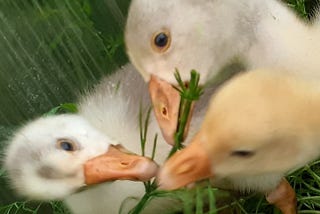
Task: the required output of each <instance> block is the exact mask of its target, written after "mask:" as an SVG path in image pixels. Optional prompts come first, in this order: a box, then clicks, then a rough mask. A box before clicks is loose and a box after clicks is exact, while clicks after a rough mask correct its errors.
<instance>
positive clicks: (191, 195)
mask: <svg viewBox="0 0 320 214" xmlns="http://www.w3.org/2000/svg"><path fill="white" fill-rule="evenodd" d="M284 2H286V3H288V5H289V7H291V8H292V9H293V10H295V11H296V12H297V14H299V16H301V17H302V18H303V19H306V20H307V19H309V18H310V14H312V10H313V9H314V8H315V5H316V4H317V2H319V1H317V0H287V1H284ZM129 3H130V0H107V1H101V0H77V1H66V0H46V1H44V0H1V1H0V50H1V57H0V103H1V105H0V150H1V148H2V147H3V146H4V145H5V141H6V139H7V138H8V136H10V133H11V132H12V130H14V129H15V127H17V126H19V125H20V124H22V123H24V122H25V121H26V120H30V119H32V118H34V117H36V116H40V115H43V114H44V113H45V112H49V111H50V109H52V107H54V106H58V107H57V108H55V109H52V111H51V112H49V113H50V114H54V113H57V112H61V111H62V112H64V111H66V110H67V111H69V110H70V107H71V110H72V111H76V109H75V108H74V107H73V106H72V105H71V106H70V105H60V104H61V103H68V102H75V101H76V97H77V95H78V94H79V93H80V92H81V91H83V90H84V89H86V88H88V87H91V86H92V85H94V84H95V83H96V82H97V81H98V80H99V79H100V78H101V77H102V76H103V75H105V74H108V73H110V72H112V71H113V70H114V69H115V68H117V67H119V66H121V65H123V64H125V63H126V62H127V61H128V59H127V57H126V55H125V48H124V42H123V26H124V23H125V17H126V13H127V8H128V5H129ZM146 143H150V142H146ZM151 143H153V142H151ZM0 169H1V168H0ZM287 178H288V180H289V181H290V183H291V185H292V186H293V187H294V188H295V191H296V193H297V197H298V208H299V212H300V213H320V212H319V211H315V210H320V163H319V162H318V161H316V162H314V163H311V164H309V165H307V166H305V167H303V168H302V169H299V170H297V171H296V172H293V173H291V174H290V175H288V176H287ZM151 184H152V183H151ZM151 184H150V183H149V184H148V185H151ZM0 186H1V188H0V214H2V213H6V214H13V213H22V214H25V213H26V214H28V213H45V214H51V213H52V214H63V213H66V214H67V213H68V211H67V209H66V208H65V207H64V206H63V204H62V203H61V202H51V203H38V202H26V201H24V199H22V198H19V197H17V196H16V195H15V194H14V193H13V191H12V190H11V189H10V188H8V185H7V183H6V179H5V173H4V171H3V170H0ZM148 188H151V186H148ZM151 192H152V191H151ZM157 197H170V198H174V199H176V200H177V201H178V202H177V206H176V207H175V209H174V212H175V213H181V212H182V213H197V214H202V213H206V214H207V213H208V214H209V213H216V212H217V211H221V210H225V211H226V210H228V212H227V213H230V212H234V213H279V211H278V210H276V209H275V208H274V207H273V206H271V205H269V204H268V203H267V202H266V201H265V199H264V196H262V195H257V194H250V195H245V196H241V197H239V196H238V194H235V193H229V192H225V191H221V190H218V189H215V188H212V187H211V186H210V185H208V183H207V182H203V184H202V185H201V187H198V188H195V189H193V190H190V191H186V190H177V191H173V192H154V193H153V194H152V195H151V197H150V200H154V199H155V198H157ZM208 199H209V200H208ZM215 202H216V203H215ZM171 211H173V210H171Z"/></svg>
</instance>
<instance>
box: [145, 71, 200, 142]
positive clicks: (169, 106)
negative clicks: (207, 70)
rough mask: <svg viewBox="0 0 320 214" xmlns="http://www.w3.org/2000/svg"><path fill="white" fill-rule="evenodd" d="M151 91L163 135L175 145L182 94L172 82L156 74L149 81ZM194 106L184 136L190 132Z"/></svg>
mask: <svg viewBox="0 0 320 214" xmlns="http://www.w3.org/2000/svg"><path fill="white" fill-rule="evenodd" d="M149 92H150V96H151V100H152V103H153V109H154V112H155V115H156V118H157V121H158V124H159V126H160V129H161V132H162V135H163V137H164V139H165V140H166V141H167V143H169V144H171V145H174V134H175V132H176V130H177V127H178V117H179V107H180V94H179V92H178V91H177V90H176V89H175V88H174V87H173V86H172V85H171V84H169V83H167V82H166V81H163V80H161V79H159V78H158V77H156V76H154V75H151V78H150V81H149ZM193 106H194V105H192V108H191V110H190V115H189V117H188V120H187V125H186V128H185V131H184V137H186V136H187V134H188V129H189V125H190V120H191V115H192V111H193Z"/></svg>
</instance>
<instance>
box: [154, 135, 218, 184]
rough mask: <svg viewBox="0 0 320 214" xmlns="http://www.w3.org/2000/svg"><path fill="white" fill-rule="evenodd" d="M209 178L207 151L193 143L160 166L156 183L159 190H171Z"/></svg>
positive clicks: (209, 167) (209, 168) (210, 174)
mask: <svg viewBox="0 0 320 214" xmlns="http://www.w3.org/2000/svg"><path fill="white" fill-rule="evenodd" d="M211 176H212V173H211V161H210V159H209V156H208V154H207V151H206V150H205V149H204V147H203V146H202V145H201V144H200V143H199V142H197V141H194V142H193V143H192V144H190V145H189V146H187V147H186V148H184V149H183V150H181V151H178V152H177V153H175V154H174V155H173V156H172V157H171V158H170V159H169V160H168V161H167V162H166V163H165V164H164V165H163V166H162V168H161V169H160V172H159V174H158V175H157V181H158V184H159V188H160V189H164V190H173V189H178V188H180V187H183V186H186V185H188V184H190V183H193V182H195V181H197V180H202V179H205V178H208V177H211Z"/></svg>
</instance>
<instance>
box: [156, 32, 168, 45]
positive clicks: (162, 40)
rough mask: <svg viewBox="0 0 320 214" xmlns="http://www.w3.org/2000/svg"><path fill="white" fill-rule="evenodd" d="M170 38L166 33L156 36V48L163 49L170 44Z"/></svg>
mask: <svg viewBox="0 0 320 214" xmlns="http://www.w3.org/2000/svg"><path fill="white" fill-rule="evenodd" d="M168 41H169V38H168V36H167V34H165V33H159V34H158V35H156V37H155V38H154V43H155V44H156V46H158V47H160V48H163V47H165V46H166V45H167V44H168Z"/></svg>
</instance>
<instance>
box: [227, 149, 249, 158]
mask: <svg viewBox="0 0 320 214" xmlns="http://www.w3.org/2000/svg"><path fill="white" fill-rule="evenodd" d="M254 154H255V153H254V151H248V150H236V151H233V152H231V156H234V157H240V158H250V157H252V156H253V155H254Z"/></svg>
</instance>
